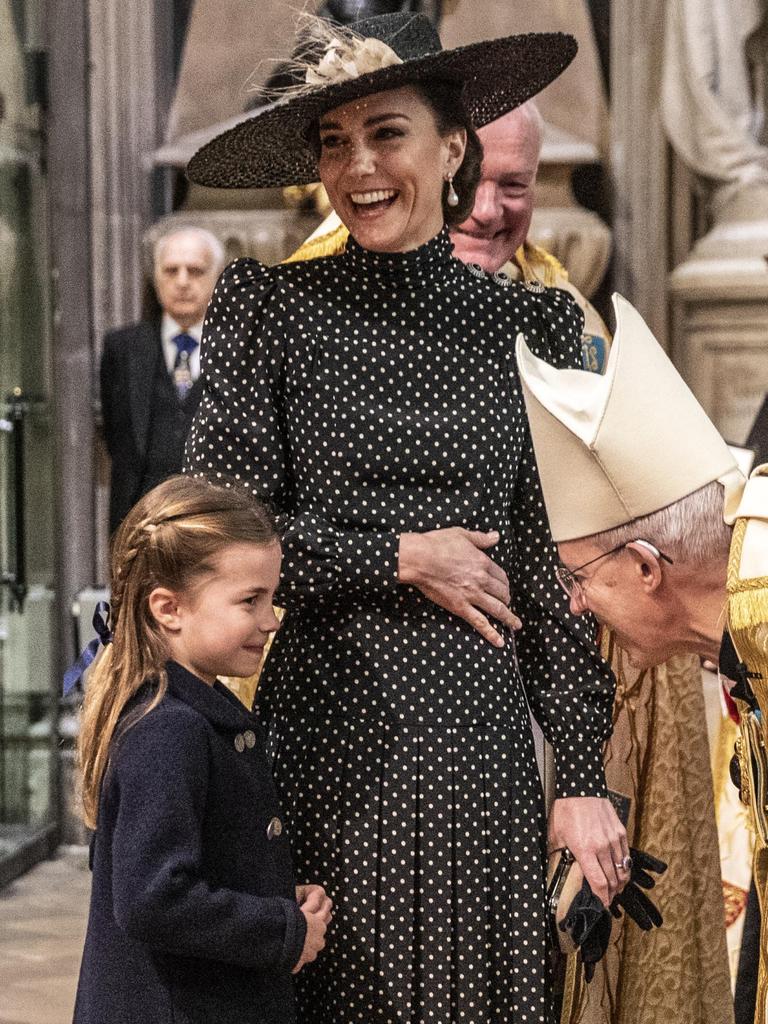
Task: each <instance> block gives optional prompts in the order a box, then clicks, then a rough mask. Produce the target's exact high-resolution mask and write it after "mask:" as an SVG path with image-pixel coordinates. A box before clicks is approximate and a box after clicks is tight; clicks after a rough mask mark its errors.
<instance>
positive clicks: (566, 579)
mask: <svg viewBox="0 0 768 1024" xmlns="http://www.w3.org/2000/svg"><path fill="white" fill-rule="evenodd" d="M628 544H642V545H643V547H645V548H648V550H649V551H650V552H651V554H652V555H655V556H656V558H662V559H663V560H664V561H665V562H668V563H669V564H670V565H674V564H675V563H674V562H673V561H672V559H671V558H670V557H669V555H665V554H664V552H663V551H659V549H658V548H657V547H656V546H655V545H654V544H651V543H650V542H649V541H647V540H640V539H639V538H638V539H637V540H626V541H624V543H623V544H617V545H616V547H615V548H611V550H610V551H604V552H603V553H602V555H596V556H595V558H590V560H589V561H588V562H584V564H583V565H577V566H576V568H575V569H566V568H565V566H564V565H558V567H557V568H556V569H555V576H556V577H557V582H558V583H559V584H560V586H561V587H562V588H563V590H564V591H565V592H566V594H567V595H568V597H578V598H579V599H580V600H582V601H583V600H584V598H585V593H584V581H583V580H580V579H578V577H577V573H580V572H581V570H582V569H586V568H587V566H588V565H594V564H595V562H599V561H600V559H601V558H608V556H609V555H617V554H618V553H619V551H623V550H624V548H625V547H627V545H628Z"/></svg>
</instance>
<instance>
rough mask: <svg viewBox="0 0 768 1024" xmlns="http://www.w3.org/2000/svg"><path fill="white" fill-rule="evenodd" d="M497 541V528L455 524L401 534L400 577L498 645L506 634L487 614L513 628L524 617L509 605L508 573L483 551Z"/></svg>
mask: <svg viewBox="0 0 768 1024" xmlns="http://www.w3.org/2000/svg"><path fill="white" fill-rule="evenodd" d="M498 542H499V534H498V533H497V531H496V530H492V531H491V532H490V533H481V532H480V531H477V530H474V531H473V530H464V529H462V528H461V527H460V526H451V527H448V528H447V529H445V530H431V531H430V532H428V533H403V534H401V535H400V549H399V555H398V577H399V580H400V582H401V583H410V584H412V585H413V586H414V587H416V588H417V589H418V590H420V591H421V592H422V594H424V596H425V597H428V598H429V600H430V601H433V602H434V603H435V604H438V605H440V607H441V608H445V609H446V610H447V611H449V612H452V613H453V614H454V615H458V616H459V618H462V619H464V620H465V621H466V622H468V623H469V624H470V626H472V627H473V628H474V629H476V630H477V632H478V633H479V634H480V635H481V636H482V637H484V638H485V639H486V640H487V641H488V642H489V643H492V644H493V645H494V647H503V646H504V639H503V637H502V636H501V634H500V633H499V632H498V631H497V630H496V629H495V628H494V627H493V626H492V625H491V623H490V622H489V620H488V616H490V617H491V618H493V619H496V620H497V621H498V622H500V623H501V624H502V625H504V626H508V627H509V628H510V629H520V626H521V625H522V623H521V622H520V619H518V617H517V616H516V615H514V614H513V613H512V611H510V608H509V602H510V593H509V580H508V579H507V574H506V573H505V572H504V570H503V569H501V568H500V567H499V566H498V565H496V563H495V562H494V561H493V559H491V558H489V557H488V555H486V554H485V550H486V549H487V548H492V547H493V546H494V545H495V544H498Z"/></svg>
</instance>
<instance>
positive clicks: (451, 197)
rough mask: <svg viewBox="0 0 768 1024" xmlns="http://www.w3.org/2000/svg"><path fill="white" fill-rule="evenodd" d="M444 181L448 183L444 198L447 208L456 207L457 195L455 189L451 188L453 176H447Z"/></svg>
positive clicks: (457, 203)
mask: <svg viewBox="0 0 768 1024" xmlns="http://www.w3.org/2000/svg"><path fill="white" fill-rule="evenodd" d="M446 180H447V182H448V195H447V197H446V202H447V203H448V205H449V206H458V205H459V195H458V193H457V191H456V189H455V188H454V187H453V175H452V174H449V175H448V178H447V179H446Z"/></svg>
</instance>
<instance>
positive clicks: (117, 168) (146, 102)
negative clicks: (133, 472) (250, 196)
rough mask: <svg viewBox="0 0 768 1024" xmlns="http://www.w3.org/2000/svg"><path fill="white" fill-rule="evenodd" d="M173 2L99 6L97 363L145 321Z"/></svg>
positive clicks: (103, 553) (103, 556)
mask: <svg viewBox="0 0 768 1024" xmlns="http://www.w3.org/2000/svg"><path fill="white" fill-rule="evenodd" d="M171 18H172V10H171V3H170V0H134V2H132V3H124V2H122V0H89V33H90V50H91V54H90V68H91V78H90V91H89V107H90V110H89V120H90V124H89V127H90V146H91V190H92V196H91V226H92V231H91V259H92V264H93V276H92V304H93V332H94V342H95V345H94V349H95V359H94V365H93V377H92V379H93V382H94V397H95V396H96V395H97V393H98V392H97V388H96V380H97V368H98V357H99V354H100V352H101V344H102V339H103V337H104V333H105V331H107V330H109V329H110V328H113V327H118V326H120V325H122V324H126V323H131V322H132V321H134V320H137V319H139V317H140V314H141V306H142V298H143V292H144V264H143V261H142V236H143V234H144V231H145V230H146V228H147V227H148V226H149V225H150V224H151V222H152V219H153V209H152V206H153V203H152V199H153V174H154V171H153V167H152V162H151V153H152V152H153V150H154V149H155V148H156V147H157V145H158V143H159V141H160V139H161V138H162V137H163V133H164V130H165V122H166V119H167V112H168V107H169V105H170V101H171V92H172V89H171V82H172V75H173V62H172V48H173V40H172V33H171V31H170V28H171V27H172V21H171ZM94 462H95V467H96V479H95V494H96V536H95V551H96V573H95V575H94V577H93V578H92V579H91V580H89V582H90V583H97V582H104V581H105V580H106V577H107V547H108V537H107V527H106V523H107V511H106V509H107V503H108V493H109V465H108V461H107V459H106V455H105V452H104V449H103V446H102V445H101V444H100V443H97V445H96V448H95V455H94Z"/></svg>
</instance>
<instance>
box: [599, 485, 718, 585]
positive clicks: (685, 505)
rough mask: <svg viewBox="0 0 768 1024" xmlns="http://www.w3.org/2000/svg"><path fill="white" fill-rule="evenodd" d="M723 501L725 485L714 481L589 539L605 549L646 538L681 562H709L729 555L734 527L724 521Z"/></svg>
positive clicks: (684, 563)
mask: <svg viewBox="0 0 768 1024" xmlns="http://www.w3.org/2000/svg"><path fill="white" fill-rule="evenodd" d="M724 500H725V496H724V490H723V485H722V484H721V483H719V482H718V481H717V480H713V481H712V483H709V484H705V486H704V487H700V488H699V489H698V491H694V492H693V493H692V494H688V495H686V497H685V498H681V499H680V500H679V501H676V502H674V503H673V504H672V505H667V506H666V508H662V509H659V511H658V512H651V513H650V515H647V516H640V517H639V518H638V519H633V520H632V522H631V523H626V524H625V525H624V526H617V527H616V528H615V529H613V530H604V531H603V532H602V533H595V534H593V535H592V536H591V537H590V538H589V540H591V541H592V542H593V543H595V544H596V545H598V546H599V547H600V548H603V549H604V550H605V551H610V550H611V548H617V547H619V545H621V544H629V543H630V542H631V541H633V540H647V541H648V542H649V543H651V544H654V545H655V546H656V547H657V548H658V549H659V551H663V552H664V554H665V555H668V556H669V557H670V558H671V559H672V561H673V562H677V563H679V564H680V565H687V566H691V567H699V566H705V565H709V564H711V563H712V562H714V561H720V560H722V559H723V558H727V557H728V551H729V548H730V545H731V533H732V529H731V527H730V526H728V525H727V524H726V523H725V521H724V520H723V503H724Z"/></svg>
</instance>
